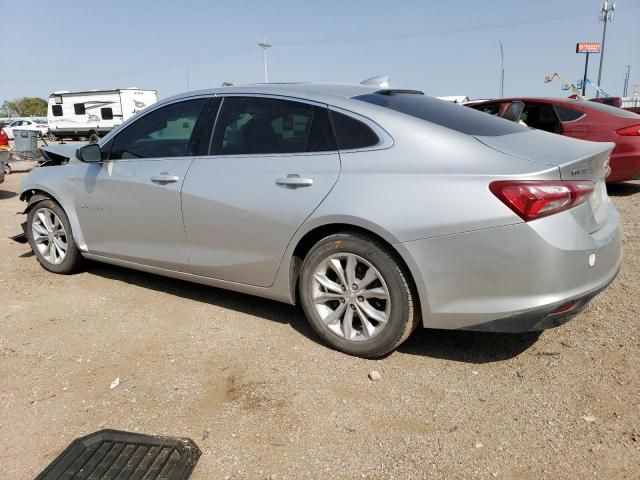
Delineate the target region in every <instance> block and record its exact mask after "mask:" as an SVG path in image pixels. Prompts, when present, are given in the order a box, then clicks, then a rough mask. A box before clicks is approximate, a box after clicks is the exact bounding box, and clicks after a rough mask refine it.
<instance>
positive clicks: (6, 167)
mask: <svg viewBox="0 0 640 480" xmlns="http://www.w3.org/2000/svg"><path fill="white" fill-rule="evenodd" d="M10 173H11V165H9V164H8V163H5V164H4V174H5V175H9V174H10Z"/></svg>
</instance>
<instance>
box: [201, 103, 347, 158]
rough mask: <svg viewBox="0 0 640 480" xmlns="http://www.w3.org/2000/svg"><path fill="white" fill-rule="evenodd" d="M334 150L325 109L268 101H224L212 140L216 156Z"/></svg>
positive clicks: (301, 104) (302, 104)
mask: <svg viewBox="0 0 640 480" xmlns="http://www.w3.org/2000/svg"><path fill="white" fill-rule="evenodd" d="M335 149H336V146H335V142H334V140H333V136H332V135H331V126H330V123H329V116H328V111H327V109H326V108H321V107H315V106H312V105H308V104H304V103H299V102H292V101H288V100H278V99H270V98H253V97H226V98H225V99H224V100H223V102H222V107H221V110H220V114H219V115H218V119H217V121H216V131H215V134H214V138H213V153H215V154H217V155H238V154H245V155H247V154H261V153H262V154H268V153H302V152H322V151H328V150H335Z"/></svg>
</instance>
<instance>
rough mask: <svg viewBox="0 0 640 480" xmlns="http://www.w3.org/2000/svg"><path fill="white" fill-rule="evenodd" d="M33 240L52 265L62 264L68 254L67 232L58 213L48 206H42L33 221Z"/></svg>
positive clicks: (43, 256)
mask: <svg viewBox="0 0 640 480" xmlns="http://www.w3.org/2000/svg"><path fill="white" fill-rule="evenodd" d="M31 232H32V234H33V242H34V244H35V246H36V248H37V249H38V252H40V255H41V256H42V258H44V259H45V260H46V261H47V262H49V263H50V264H52V265H60V264H61V263H62V262H63V261H64V259H65V258H66V256H67V249H68V244H67V232H66V230H65V228H64V225H63V224H62V222H61V221H60V218H59V217H58V215H56V214H55V212H54V211H53V210H50V209H48V208H40V209H38V210H37V211H36V213H35V215H34V216H33V221H32V223H31Z"/></svg>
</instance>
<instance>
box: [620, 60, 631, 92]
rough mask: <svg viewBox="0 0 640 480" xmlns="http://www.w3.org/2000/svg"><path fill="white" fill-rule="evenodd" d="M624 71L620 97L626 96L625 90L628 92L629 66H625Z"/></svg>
mask: <svg viewBox="0 0 640 480" xmlns="http://www.w3.org/2000/svg"><path fill="white" fill-rule="evenodd" d="M624 68H625V71H624V88H623V89H622V96H623V97H626V96H627V90H629V76H630V75H631V65H627V66H626V67H624Z"/></svg>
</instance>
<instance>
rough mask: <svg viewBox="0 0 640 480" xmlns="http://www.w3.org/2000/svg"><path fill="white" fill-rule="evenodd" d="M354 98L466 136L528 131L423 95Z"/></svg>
mask: <svg viewBox="0 0 640 480" xmlns="http://www.w3.org/2000/svg"><path fill="white" fill-rule="evenodd" d="M354 98H355V99H357V100H361V101H363V102H367V103H373V104H375V105H379V106H381V107H385V108H389V109H391V110H395V111H397V112H401V113H404V114H406V115H411V116H412V117H415V118H419V119H421V120H425V121H427V122H430V123H434V124H436V125H440V126H442V127H445V128H449V129H451V130H455V131H457V132H461V133H466V134H467V135H479V136H488V137H493V136H499V135H508V134H510V133H518V132H526V131H527V128H526V127H523V126H521V125H518V124H517V123H513V122H509V121H508V120H504V119H502V118H498V117H494V116H490V115H485V114H483V113H482V112H478V111H476V110H474V109H472V108H467V107H464V106H462V105H458V104H455V103H451V102H447V101H444V100H438V99H436V98H432V97H427V96H424V95H416V94H391V95H389V94H385V93H369V94H367V95H360V96H357V97H354Z"/></svg>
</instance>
